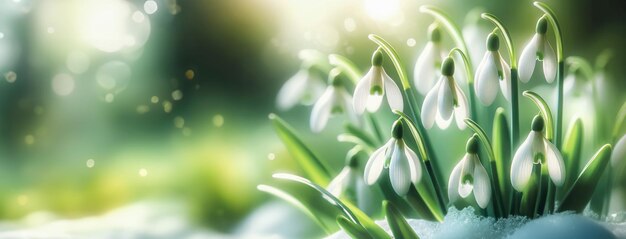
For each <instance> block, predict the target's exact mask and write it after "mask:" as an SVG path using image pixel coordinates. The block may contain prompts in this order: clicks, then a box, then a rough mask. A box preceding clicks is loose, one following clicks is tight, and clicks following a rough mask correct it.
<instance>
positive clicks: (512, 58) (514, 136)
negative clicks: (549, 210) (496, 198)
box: [480, 13, 519, 158]
mask: <svg viewBox="0 0 626 239" xmlns="http://www.w3.org/2000/svg"><path fill="white" fill-rule="evenodd" d="M480 16H481V17H482V18H483V19H486V20H489V21H491V22H492V23H493V24H494V25H496V27H497V28H498V29H499V30H500V32H502V35H503V36H504V40H505V41H506V46H507V49H508V51H509V62H510V64H511V148H512V149H515V148H517V144H518V140H519V100H518V98H519V95H518V94H519V92H518V87H517V83H518V82H517V79H518V75H517V56H516V55H515V47H514V46H513V40H512V38H511V34H510V33H509V31H508V30H507V29H506V27H504V25H503V24H502V22H501V21H500V20H499V19H498V18H497V17H496V16H494V15H492V14H489V13H483V14H481V15H480ZM513 154H515V150H511V158H513Z"/></svg>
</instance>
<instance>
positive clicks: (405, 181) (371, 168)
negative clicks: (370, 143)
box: [363, 120, 422, 196]
mask: <svg viewBox="0 0 626 239" xmlns="http://www.w3.org/2000/svg"><path fill="white" fill-rule="evenodd" d="M392 136H393V137H392V138H391V139H390V140H389V141H388V142H387V143H386V144H385V145H383V146H382V147H380V148H379V149H377V150H376V151H374V153H372V155H371V156H370V158H369V160H368V161H367V164H366V165H365V173H364V176H363V177H364V178H365V182H366V183H367V184H368V185H372V184H374V183H376V181H378V178H380V175H381V173H382V171H383V168H388V169H389V179H390V181H391V186H392V188H393V190H394V191H395V192H396V194H398V195H400V196H404V195H406V194H407V192H408V191H409V187H410V186H411V183H413V184H418V183H419V181H420V179H421V177H422V166H421V165H420V159H419V158H418V157H417V155H416V154H415V152H413V150H411V149H410V148H409V147H408V146H406V144H405V143H404V140H403V139H402V122H401V121H400V120H398V121H396V122H395V123H394V125H393V129H392Z"/></svg>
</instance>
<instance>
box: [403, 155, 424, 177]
mask: <svg viewBox="0 0 626 239" xmlns="http://www.w3.org/2000/svg"><path fill="white" fill-rule="evenodd" d="M404 154H406V155H407V160H408V162H409V169H410V170H411V182H413V184H415V185H417V184H418V183H419V182H420V180H421V179H422V165H421V163H420V159H419V158H418V157H417V154H415V152H413V150H411V149H410V148H409V147H408V146H405V147H404Z"/></svg>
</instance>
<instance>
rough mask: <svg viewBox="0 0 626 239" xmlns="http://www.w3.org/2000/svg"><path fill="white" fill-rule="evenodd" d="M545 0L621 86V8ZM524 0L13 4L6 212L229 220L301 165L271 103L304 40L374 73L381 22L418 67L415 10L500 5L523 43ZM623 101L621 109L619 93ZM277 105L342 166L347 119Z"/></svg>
mask: <svg viewBox="0 0 626 239" xmlns="http://www.w3.org/2000/svg"><path fill="white" fill-rule="evenodd" d="M546 2H547V3H548V4H550V5H551V6H552V7H553V8H554V9H555V11H556V14H557V16H558V17H559V20H560V22H561V25H562V28H563V29H562V30H563V34H564V52H565V54H566V55H567V56H571V55H576V56H583V57H586V58H588V59H589V60H591V61H592V62H593V60H595V57H596V56H598V55H599V54H600V53H601V52H602V51H604V50H605V49H611V50H612V51H613V53H614V54H613V58H612V60H611V62H610V63H609V64H608V66H607V74H608V75H609V79H610V80H611V81H612V82H613V83H614V84H615V87H616V89H621V91H618V92H623V89H626V86H625V84H626V83H625V81H624V80H623V77H622V76H624V75H625V74H626V69H624V67H623V66H624V62H625V59H624V56H625V54H624V53H625V52H624V47H623V43H624V42H626V34H625V32H624V13H625V12H626V11H624V10H625V9H624V5H623V4H616V2H615V1H608V0H600V1H584V0H572V1H556V0H551V1H546ZM531 3H532V2H531V1H487V0H480V1H454V0H444V1H422V0H420V1H400V0H391V1H384V0H363V1H356V0H344V1H332V0H315V1H313V0H300V1H283V0H232V1H218V0H202V1H180V0H179V1H176V0H147V1H136V0H132V1H126V0H113V1H108V0H91V1H82V0H68V1H52V0H4V1H2V2H1V3H0V73H1V74H2V75H3V76H4V78H5V79H4V80H3V81H0V115H1V117H0V177H1V180H0V217H1V218H3V219H6V220H14V219H19V218H23V217H24V216H26V215H28V214H30V213H33V212H37V211H51V212H53V213H55V214H58V215H61V216H63V217H68V218H77V217H84V216H88V215H95V214H100V213H103V212H106V211H109V210H111V209H114V208H117V207H120V206H122V205H125V204H128V203H131V202H134V201H141V200H147V199H174V200H179V201H181V202H182V203H184V204H185V205H187V206H188V210H189V215H191V216H192V217H193V218H195V220H196V221H197V222H198V223H199V224H201V225H206V226H209V227H211V228H213V229H216V230H221V231H228V230H230V229H232V228H233V227H234V226H235V225H236V224H237V222H239V221H240V220H242V218H244V217H245V216H246V215H248V214H249V213H250V212H251V211H253V210H254V208H255V207H258V206H260V205H261V204H262V203H264V202H266V201H267V200H268V199H270V198H269V196H267V195H264V194H262V193H260V192H259V191H257V190H256V188H255V187H256V185H257V184H259V183H262V182H263V181H264V180H267V179H268V178H269V176H270V175H271V173H272V172H274V171H277V170H280V171H296V172H297V168H296V167H295V165H294V163H293V162H292V161H291V160H290V156H289V155H288V153H287V152H286V150H285V149H284V148H283V147H282V146H281V143H280V142H279V141H278V139H277V137H276V136H275V134H274V132H273V131H272V129H271V127H270V125H269V122H268V120H267V114H268V113H270V112H275V111H276V109H275V106H274V103H275V95H276V93H277V92H278V89H279V87H280V86H281V85H282V83H283V82H284V81H285V80H286V79H288V78H289V77H290V76H291V75H293V74H295V72H296V71H297V70H298V69H299V67H300V62H299V60H298V58H297V53H298V51H299V50H301V49H307V48H310V49H317V50H320V51H322V52H324V53H339V54H342V55H345V56H347V57H349V58H350V59H352V60H353V61H355V62H356V63H357V64H358V65H359V67H360V68H361V69H362V70H363V71H365V70H367V69H368V68H369V60H370V56H371V52H372V51H373V50H375V45H374V44H373V43H371V42H370V41H369V40H368V39H367V35H368V34H370V33H376V34H379V35H381V36H383V37H385V38H386V39H387V40H389V41H390V42H391V43H392V44H393V45H394V46H396V47H397V49H398V50H399V51H400V55H401V57H402V58H403V59H404V60H405V64H407V67H408V69H412V65H413V64H414V61H415V60H416V59H417V56H418V54H419V52H420V51H421V49H422V48H423V46H424V44H425V42H426V40H427V38H426V29H427V27H428V25H429V24H430V23H432V19H431V18H430V17H429V16H427V15H425V14H421V13H420V12H419V11H418V8H419V6H420V5H423V4H434V5H437V6H438V7H440V8H442V9H445V10H446V11H447V12H448V13H449V14H450V15H451V16H452V18H453V19H454V20H455V21H456V22H457V23H459V24H462V23H464V21H465V16H466V14H467V13H468V12H469V11H470V10H472V9H474V8H475V7H482V8H483V9H484V10H485V11H486V12H490V13H493V14H495V15H496V16H498V17H499V18H500V19H501V20H502V21H503V22H504V23H505V24H506V26H507V27H508V28H509V29H510V30H511V32H512V34H513V38H514V42H515V44H516V48H517V49H518V52H521V49H522V47H523V46H524V44H525V43H526V41H527V40H528V39H530V37H531V36H532V34H534V28H535V24H536V20H537V19H538V17H540V14H539V12H538V11H537V10H536V9H535V8H533V7H532V4H531ZM481 25H483V26H484V27H490V26H489V24H486V23H484V22H483V23H481ZM487 30H488V31H489V30H490V29H487ZM549 31H551V30H549ZM549 34H552V33H549ZM444 38H445V41H447V44H448V46H450V45H451V44H450V42H449V41H450V39H448V37H447V36H444ZM480 47H484V46H480ZM470 48H472V46H470ZM388 69H389V70H388V72H390V74H391V75H392V77H395V71H394V70H391V68H388ZM615 100H616V103H615V104H616V105H617V106H614V107H618V106H619V104H620V103H619V102H623V100H624V94H623V93H621V94H617V95H616V99H615ZM280 114H281V116H284V117H285V118H286V119H287V120H288V121H289V122H291V123H293V124H294V125H295V126H297V127H298V128H299V129H300V130H299V131H300V132H301V133H302V134H303V136H304V138H305V140H307V141H309V142H313V143H314V144H315V145H318V146H319V147H316V149H318V150H319V151H320V152H319V153H320V155H321V156H322V158H323V159H325V160H326V161H328V162H329V163H331V164H332V165H333V166H334V169H335V170H336V171H338V170H339V168H340V167H341V165H342V163H343V162H344V156H345V155H344V152H345V150H346V149H347V145H342V144H340V145H337V144H336V143H334V138H335V135H334V134H333V133H332V132H338V130H340V128H341V125H340V124H338V123H336V122H335V123H333V121H331V125H330V126H329V128H328V129H327V130H325V131H324V132H323V133H321V134H320V135H313V134H312V133H310V130H308V125H309V124H308V117H309V114H310V108H308V107H296V108H295V109H293V110H291V111H289V112H280ZM389 117H391V116H389ZM530 117H531V116H529V118H530ZM389 120H390V118H389ZM522 132H523V131H522ZM461 138H463V137H461ZM461 140H462V139H461ZM322 149H324V150H322ZM327 149H330V150H327ZM332 149H337V150H332ZM452 161H454V160H450V162H448V163H446V162H444V163H442V164H444V165H446V164H452Z"/></svg>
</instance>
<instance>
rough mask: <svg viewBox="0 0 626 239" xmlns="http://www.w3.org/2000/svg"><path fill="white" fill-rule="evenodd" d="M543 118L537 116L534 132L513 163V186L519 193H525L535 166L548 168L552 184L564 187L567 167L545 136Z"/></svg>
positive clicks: (517, 153) (523, 144)
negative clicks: (539, 165) (540, 165)
mask: <svg viewBox="0 0 626 239" xmlns="http://www.w3.org/2000/svg"><path fill="white" fill-rule="evenodd" d="M543 124H544V122H543V118H542V117H541V116H535V118H534V119H533V122H532V131H531V132H530V134H528V138H526V140H525V141H524V142H523V143H522V145H520V146H519V148H518V149H517V152H515V155H514V156H513V161H512V162H511V184H513V187H514V188H515V189H516V190H517V191H523V190H524V188H526V185H527V184H528V181H529V180H530V176H531V173H532V171H533V164H542V166H546V167H548V173H549V174H550V178H551V179H552V182H553V183H554V184H555V185H557V186H561V185H563V181H565V165H564V164H563V157H562V156H561V153H560V152H559V150H558V149H557V148H556V147H555V146H554V144H552V143H551V142H550V141H548V140H547V139H546V138H544V136H543V132H542V130H543V126H544V125H543Z"/></svg>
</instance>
